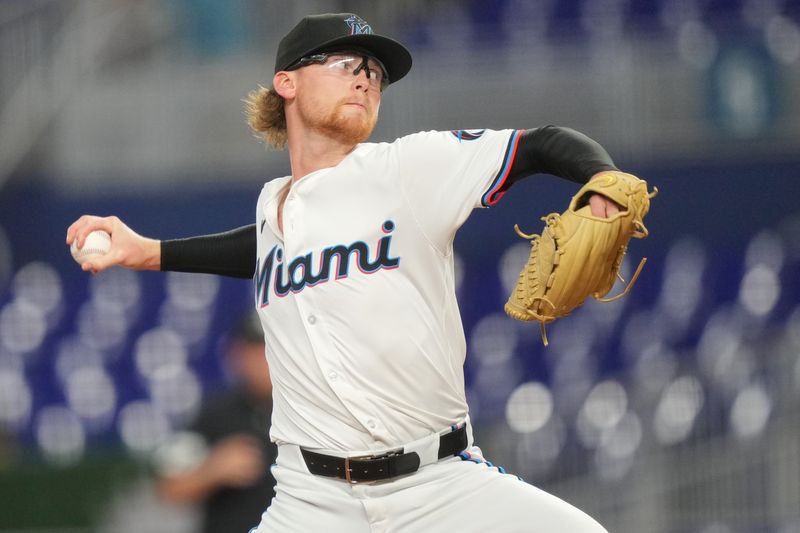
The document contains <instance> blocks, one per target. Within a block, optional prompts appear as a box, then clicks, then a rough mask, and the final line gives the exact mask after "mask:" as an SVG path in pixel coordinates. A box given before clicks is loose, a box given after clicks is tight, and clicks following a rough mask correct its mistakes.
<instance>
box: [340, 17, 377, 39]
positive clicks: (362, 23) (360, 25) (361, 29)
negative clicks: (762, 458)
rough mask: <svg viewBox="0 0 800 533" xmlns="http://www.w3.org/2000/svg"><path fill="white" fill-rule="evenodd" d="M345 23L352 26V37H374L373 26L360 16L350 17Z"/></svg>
mask: <svg viewBox="0 0 800 533" xmlns="http://www.w3.org/2000/svg"><path fill="white" fill-rule="evenodd" d="M344 21H345V23H346V24H347V25H348V26H350V35H372V26H370V25H369V23H368V22H367V21H366V20H364V19H362V18H361V17H359V16H358V15H350V16H349V17H347V18H346V19H344Z"/></svg>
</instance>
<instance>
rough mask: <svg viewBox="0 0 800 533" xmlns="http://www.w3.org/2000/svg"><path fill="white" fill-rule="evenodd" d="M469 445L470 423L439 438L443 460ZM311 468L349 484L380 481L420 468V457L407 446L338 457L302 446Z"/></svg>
mask: <svg viewBox="0 0 800 533" xmlns="http://www.w3.org/2000/svg"><path fill="white" fill-rule="evenodd" d="M466 447H467V426H466V424H464V425H463V426H461V427H460V428H458V429H457V430H455V431H451V432H450V433H445V434H444V435H441V436H440V437H439V459H444V458H445V457H450V456H453V455H456V454H459V453H461V452H462V451H464V450H465V449H466ZM300 452H301V453H302V454H303V459H304V460H305V462H306V466H307V467H308V471H309V472H311V473H312V474H316V475H318V476H326V477H336V478H339V479H344V480H346V481H347V482H348V483H359V482H364V481H380V480H383V479H389V478H393V477H395V476H401V475H403V474H411V473H412V472H416V471H417V470H419V466H420V459H419V455H418V454H417V453H416V452H408V453H404V452H403V449H402V448H401V449H399V450H395V451H391V452H388V453H384V454H380V455H366V456H359V457H334V456H332V455H324V454H321V453H317V452H312V451H309V450H304V449H302V448H301V449H300Z"/></svg>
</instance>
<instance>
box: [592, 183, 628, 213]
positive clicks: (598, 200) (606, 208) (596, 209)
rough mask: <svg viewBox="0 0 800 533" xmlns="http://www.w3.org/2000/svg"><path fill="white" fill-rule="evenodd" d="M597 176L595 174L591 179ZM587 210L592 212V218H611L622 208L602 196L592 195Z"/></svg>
mask: <svg viewBox="0 0 800 533" xmlns="http://www.w3.org/2000/svg"><path fill="white" fill-rule="evenodd" d="M598 175H599V174H595V175H594V176H592V178H591V179H595V177H596V176H598ZM590 181H591V180H590ZM589 208H590V209H591V211H592V216H595V217H598V218H611V217H613V216H614V215H616V214H617V213H619V212H620V210H621V209H622V206H620V205H619V204H618V203H616V202H615V201H613V200H611V199H610V198H608V197H606V196H603V195H602V194H593V195H591V196H590V197H589Z"/></svg>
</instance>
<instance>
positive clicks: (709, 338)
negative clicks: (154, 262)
mask: <svg viewBox="0 0 800 533" xmlns="http://www.w3.org/2000/svg"><path fill="white" fill-rule="evenodd" d="M326 11H328V12H330V11H355V12H357V13H359V14H361V15H362V16H363V17H364V18H366V19H367V20H368V21H369V22H370V23H371V24H372V25H373V27H375V28H376V29H377V31H380V32H382V33H387V34H390V35H394V36H397V37H398V38H399V39H400V40H402V41H403V42H405V43H406V44H407V45H408V46H409V48H410V49H411V51H412V53H413V54H414V59H415V66H414V69H413V70H412V72H411V75H410V76H409V77H408V78H407V79H405V80H403V83H400V84H398V85H397V86H392V87H391V88H390V89H389V90H388V91H387V92H386V94H385V95H384V100H383V104H382V109H381V115H382V116H381V120H380V122H379V125H378V128H377V130H376V132H375V134H374V136H373V140H392V139H394V138H396V137H397V136H400V135H403V134H406V133H411V132H415V131H420V130H425V129H440V130H447V129H470V128H484V127H488V128H530V127H536V126H540V125H545V124H558V125H565V126H570V127H573V128H576V129H578V130H580V131H583V132H585V133H587V134H589V135H590V136H592V137H594V138H596V139H598V140H599V141H600V142H601V143H602V144H603V145H604V146H606V147H607V148H608V149H609V151H610V152H611V154H612V155H613V156H614V158H615V161H616V162H617V164H618V165H619V166H621V167H622V168H623V169H625V170H627V171H630V172H633V173H636V174H638V175H640V176H641V177H643V178H645V179H647V180H648V181H649V182H650V183H651V184H655V185H657V186H658V187H659V188H660V189H661V193H660V194H659V196H658V197H657V198H656V199H655V200H654V202H653V211H652V213H651V215H650V216H649V217H648V220H647V225H648V227H649V229H650V231H651V237H650V238H648V239H647V240H645V241H641V242H639V241H636V242H634V243H633V244H632V246H631V252H630V260H631V261H633V260H638V258H639V257H640V256H647V257H649V262H648V265H647V266H646V267H645V270H644V272H643V274H642V276H641V278H640V280H639V281H638V283H637V285H636V287H635V290H634V291H633V293H632V294H631V295H630V296H629V297H628V298H626V299H623V300H621V301H619V302H616V303H612V304H607V305H593V304H590V305H587V306H585V308H583V309H581V310H580V311H578V312H576V313H575V314H574V315H573V316H572V317H570V318H568V319H565V320H562V321H560V322H559V323H557V324H555V325H553V326H552V327H551V328H549V336H550V340H551V346H550V347H549V348H547V349H544V348H543V347H542V346H541V341H540V339H539V334H538V328H537V327H535V326H531V325H526V324H518V323H514V322H512V321H511V320H509V319H507V318H506V317H505V315H504V314H503V313H502V304H503V302H504V300H505V297H506V294H507V292H508V287H509V284H510V283H511V282H512V281H513V279H514V277H515V275H516V272H517V271H518V269H519V267H520V265H521V264H522V262H523V261H524V257H525V256H526V255H527V245H526V244H525V243H524V242H522V241H520V240H519V239H518V238H517V237H516V236H515V234H514V233H513V230H512V226H513V224H514V223H521V224H522V226H523V227H524V228H525V229H527V230H532V229H535V228H538V225H539V222H538V221H537V219H536V217H538V216H541V215H543V214H545V213H547V212H550V211H556V210H561V209H563V206H564V204H565V201H566V199H567V198H568V197H569V195H570V194H571V193H572V191H573V190H574V187H573V186H572V185H571V184H569V183H565V182H562V181H561V180H558V179H556V178H553V177H550V176H537V177H534V178H531V179H528V180H526V181H525V182H523V183H521V184H520V185H518V186H517V187H515V188H514V189H513V190H512V191H511V192H510V193H509V194H508V195H506V197H505V198H504V199H503V200H502V201H501V203H500V204H499V205H498V206H497V207H495V208H493V209H490V210H481V211H478V212H475V213H474V214H473V216H472V217H471V218H470V220H469V221H468V222H467V224H466V225H465V226H464V227H463V229H462V230H461V232H460V233H459V236H458V238H457V242H456V250H457V255H458V272H459V273H460V276H461V281H460V285H459V289H458V290H459V298H460V302H461V309H462V315H463V318H464V326H465V333H466V335H467V340H468V346H469V353H468V357H467V364H466V371H467V378H468V382H467V385H468V389H469V398H470V403H471V407H472V410H473V413H472V414H473V417H474V420H475V423H476V432H477V433H478V441H479V443H480V444H481V445H482V447H483V448H484V449H485V451H486V452H487V453H488V454H489V455H490V456H491V457H492V458H493V459H494V460H495V462H497V463H500V464H503V465H504V466H505V467H506V468H507V469H509V470H511V471H514V472H516V473H518V474H520V475H521V476H522V477H524V478H525V479H526V480H528V481H530V482H532V483H534V484H537V485H539V486H541V487H543V488H545V489H546V490H548V491H551V492H554V493H555V494H557V495H559V496H561V497H563V498H565V499H567V500H568V501H570V502H573V503H575V504H576V505H578V506H579V507H581V508H583V509H585V510H587V511H588V512H589V513H590V514H592V515H594V516H596V517H597V518H598V519H599V520H600V521H601V522H602V523H604V524H605V525H606V526H607V528H608V529H609V531H613V532H623V533H625V532H634V531H648V532H652V533H695V532H697V533H797V532H800V432H799V431H798V427H800V425H799V424H798V423H800V208H798V206H797V205H796V204H797V198H798V192H800V185H798V183H797V178H798V176H797V174H798V171H797V169H798V163H800V150H799V148H800V96H799V94H800V27H799V26H798V24H799V23H800V2H798V1H797V0H639V1H637V0H530V1H525V0H495V1H488V0H484V1H460V2H459V1H447V0H438V1H436V2H422V1H416V0H406V1H398V2H388V1H382V2H378V1H366V0H364V1H345V0H342V1H339V2H332V1H328V2H324V1H312V0H303V1H294V2H274V1H263V0H261V1H255V0H230V1H222V0H219V1H214V0H202V1H199V0H193V1H190V0H164V1H156V0H143V1H136V2H134V1H122V0H113V1H112V0H109V1H104V2H99V1H91V0H83V1H81V0H60V1H55V0H36V1H31V0H0V58H2V62H0V531H18V532H22V531H24V532H39V533H44V532H56V531H59V532H60V531H68V532H75V533H77V532H88V531H112V530H113V531H115V532H120V531H128V530H130V531H150V532H159V531H161V532H164V533H168V532H175V533H177V532H181V531H191V530H192V527H193V520H194V517H193V515H192V514H191V513H186V512H178V511H176V510H174V509H168V508H164V507H162V506H160V505H159V504H158V503H157V502H156V501H155V499H154V497H153V495H152V492H151V491H150V485H149V483H148V476H149V470H148V458H149V456H150V454H151V453H152V450H153V449H154V448H155V447H156V446H157V445H158V444H159V442H162V441H163V439H164V438H165V437H166V436H167V435H168V434H169V432H170V431H173V430H175V429H176V428H179V427H181V424H183V423H185V421H186V419H187V418H188V417H190V416H191V414H192V412H193V411H194V409H195V408H196V407H197V405H198V402H199V401H200V400H201V398H202V397H203V395H205V394H207V393H208V392H209V391H211V390H213V389H214V388H215V387H218V386H219V385H220V384H221V383H223V382H224V380H225V379H226V376H225V374H224V372H223V370H222V369H221V367H220V360H219V352H220V342H222V341H223V339H224V331H225V330H226V328H227V327H228V326H229V325H230V323H231V321H232V320H233V318H234V317H235V316H236V315H237V314H238V313H239V312H241V311H243V310H245V309H247V307H248V306H249V305H250V298H251V287H250V283H249V282H247V281H240V280H229V279H221V278H215V277H212V276H203V275H194V276H191V275H177V274H166V275H165V274H159V273H132V272H128V271H123V270H115V271H109V272H106V273H103V274H101V275H98V276H89V275H85V274H83V273H82V272H80V270H79V269H78V268H77V267H76V266H75V264H74V263H73V262H72V259H71V258H70V257H69V254H68V250H67V249H66V247H65V246H64V234H65V231H66V227H67V226H68V225H69V223H71V222H72V221H73V220H74V219H75V218H77V217H78V216H79V215H80V214H83V213H95V214H101V215H106V214H116V215H118V216H120V217H121V218H122V219H123V220H125V221H127V222H128V223H129V224H130V225H131V226H132V227H133V228H134V229H136V230H137V231H139V232H140V233H142V234H145V235H149V236H156V237H161V238H171V237H181V236H188V235H192V234H200V233H205V232H216V231H220V230H223V229H228V228H231V227H235V226H239V225H244V224H247V223H250V221H251V220H252V219H253V214H254V202H255V198H256V196H257V194H258V191H259V190H260V188H261V186H262V184H263V182H264V181H265V180H268V179H270V178H272V177H276V176H280V175H285V174H286V173H287V172H288V163H287V157H286V154H285V153H283V152H272V151H267V150H265V149H264V147H263V145H261V144H259V143H258V142H256V141H255V140H254V139H253V137H252V135H251V133H250V132H249V130H248V128H247V127H246V125H245V124H244V120H243V113H242V103H241V98H243V97H244V95H245V94H246V93H247V92H248V91H249V90H251V89H253V88H255V87H256V86H257V85H258V84H268V83H269V82H270V79H271V75H270V73H271V71H272V63H273V57H274V50H275V46H276V44H277V40H278V39H279V37H280V36H281V35H283V34H284V33H285V32H286V31H287V30H288V29H289V28H290V27H291V26H292V25H293V24H294V22H295V21H296V20H298V19H299V18H300V17H302V16H304V15H305V14H308V13H313V12H326ZM387 312H391V310H390V309H387Z"/></svg>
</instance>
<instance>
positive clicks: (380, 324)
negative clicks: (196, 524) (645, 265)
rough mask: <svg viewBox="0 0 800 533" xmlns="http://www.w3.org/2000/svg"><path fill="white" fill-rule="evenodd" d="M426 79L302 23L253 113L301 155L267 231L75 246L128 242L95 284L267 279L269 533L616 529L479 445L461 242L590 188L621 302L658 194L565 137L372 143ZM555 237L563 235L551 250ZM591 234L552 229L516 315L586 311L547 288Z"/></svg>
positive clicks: (355, 20)
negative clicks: (552, 186)
mask: <svg viewBox="0 0 800 533" xmlns="http://www.w3.org/2000/svg"><path fill="white" fill-rule="evenodd" d="M410 68H411V55H410V53H409V52H408V50H406V48H405V47H404V46H403V45H401V44H400V43H398V42H397V41H395V40H393V39H390V38H388V37H384V36H380V35H377V34H375V33H373V31H372V28H371V27H370V25H369V24H368V23H367V22H366V21H364V20H363V19H361V18H360V17H358V16H357V15H354V14H350V13H343V14H324V15H315V16H309V17H306V18H304V19H302V20H301V21H300V22H299V23H298V24H297V25H296V26H295V27H294V28H293V29H292V30H291V31H290V32H289V33H288V34H287V35H286V36H285V37H284V38H283V40H281V42H280V44H279V46H278V51H277V57H276V60H275V70H274V76H273V78H272V84H271V86H270V87H269V88H260V89H259V90H256V91H254V92H252V93H251V94H250V95H249V97H248V99H247V111H248V117H249V122H250V125H251V126H252V127H253V129H254V130H255V131H257V132H258V133H259V134H261V135H263V137H264V139H265V140H266V141H267V142H268V143H270V144H271V145H273V146H275V147H278V148H283V147H288V153H289V158H290V161H291V175H290V176H285V177H281V178H277V179H273V180H271V181H269V182H268V183H266V185H265V186H264V187H263V190H262V191H261V194H260V197H259V198H258V202H257V203H256V205H255V224H253V225H250V226H246V227H243V228H239V229H236V230H232V231H228V232H225V233H220V234H216V235H207V236H199V237H192V238H188V239H179V240H169V241H159V240H156V239H150V238H146V237H142V236H140V235H138V234H136V233H135V232H134V231H133V230H131V229H130V228H129V227H128V226H127V225H125V224H124V223H123V222H122V221H120V220H119V219H117V218H116V217H105V218H101V217H94V216H88V215H85V216H83V217H81V218H80V219H79V220H77V221H76V222H75V223H74V224H72V225H71V226H70V228H69V230H68V233H67V243H68V244H71V243H72V242H73V241H77V243H78V245H82V243H83V239H84V238H85V237H86V235H88V233H90V232H91V231H93V230H105V231H107V232H108V233H110V234H111V236H112V246H111V249H110V251H109V252H108V253H107V254H105V255H102V256H93V257H92V258H91V259H88V260H86V261H85V262H84V263H83V264H82V268H83V269H84V270H86V271H92V272H99V271H102V270H104V269H106V268H108V267H110V266H113V265H118V266H124V267H128V268H136V269H152V270H158V269H160V270H170V271H184V272H206V273H217V274H222V275H229V276H238V277H243V278H252V279H253V281H254V283H253V300H254V304H255V306H256V308H257V310H258V313H259V316H260V319H261V324H262V326H263V330H264V337H265V340H266V344H267V346H268V350H267V354H268V358H269V367H270V369H271V375H272V382H273V420H272V430H271V439H272V440H273V441H274V442H275V443H276V444H277V445H278V458H277V462H276V464H275V465H273V467H272V468H273V470H272V471H273V474H274V476H275V479H276V480H277V488H276V498H275V499H274V500H273V502H272V504H271V505H270V506H269V508H268V509H266V510H265V512H264V514H263V517H262V520H261V523H260V524H253V526H254V528H253V530H252V531H254V532H256V533H266V532H270V533H273V532H286V533H295V532H319V531H335V532H348V533H368V532H371V533H377V532H387V533H388V532H440V531H450V532H459V533H468V532H474V533H487V532H493V533H495V532H534V533H562V532H569V533H599V532H602V531H605V530H604V529H603V528H602V527H601V526H600V525H599V524H598V523H597V522H596V521H594V520H593V519H592V518H590V517H589V516H587V515H586V514H585V513H583V512H581V511H580V510H578V509H576V508H574V507H572V506H570V505H569V504H567V503H565V502H564V501H562V500H560V499H558V498H556V497H554V496H552V495H549V494H547V493H545V492H543V491H541V490H539V489H537V488H536V487H534V486H532V485H530V484H527V483H526V482H524V481H522V480H520V479H519V478H518V477H517V476H515V475H512V474H509V473H507V472H506V471H505V470H504V469H502V468H499V467H496V466H494V465H493V464H492V463H491V462H490V461H489V460H487V459H486V458H485V457H484V456H483V454H482V453H481V450H480V448H478V447H477V446H476V444H475V443H474V442H473V437H472V428H471V425H470V419H469V408H468V406H467V402H466V399H465V393H464V372H463V366H464V357H465V354H466V342H465V338H464V332H463V328H462V324H461V318H460V316H459V310H458V307H457V303H456V296H455V289H454V286H455V282H454V273H453V239H454V236H455V233H456V231H457V230H458V228H459V227H460V226H461V225H462V224H463V223H464V221H465V220H466V219H467V217H468V216H469V214H470V213H471V211H472V210H473V209H474V208H476V207H488V206H492V205H494V204H496V203H497V202H498V201H499V200H500V198H501V197H502V196H503V195H504V194H505V193H506V192H507V191H508V190H509V188H510V187H511V186H512V185H513V184H514V183H515V182H516V181H518V180H520V179H521V178H523V177H526V176H530V175H532V174H536V173H549V174H554V175H556V176H559V177H562V178H565V179H568V180H571V181H573V182H576V183H578V184H581V185H584V188H583V189H581V193H580V195H576V198H575V199H574V200H573V204H574V205H571V207H570V210H569V211H571V212H574V213H575V214H574V217H577V219H580V220H579V223H576V224H573V226H575V227H584V226H586V225H596V224H599V225H603V227H604V228H607V231H606V233H608V232H611V233H613V235H614V236H613V237H609V238H606V237H604V236H603V235H601V233H594V234H592V236H591V237H590V238H589V239H588V241H589V242H588V244H587V245H586V246H585V247H584V248H585V250H584V252H583V253H584V255H590V256H592V257H598V255H599V256H602V257H603V258H604V259H603V260H602V261H598V262H597V263H596V264H595V265H594V266H592V267H591V268H594V269H601V270H603V272H604V273H603V276H601V278H602V279H601V280H600V281H592V282H590V283H586V284H585V285H586V286H585V287H581V288H580V289H579V290H580V291H583V294H584V296H583V297H585V296H586V295H595V296H597V295H600V296H602V294H604V293H605V292H607V289H605V285H607V284H608V283H607V281H608V279H612V283H613V277H614V275H616V273H617V270H618V266H619V265H618V263H619V260H621V254H624V247H625V244H626V243H627V240H628V238H630V237H631V236H633V237H636V236H641V234H642V233H643V231H644V230H643V228H644V226H643V224H641V218H642V217H643V216H644V214H646V212H647V207H648V206H649V203H648V200H649V196H650V195H648V193H647V187H646V184H645V185H641V184H640V182H641V180H638V179H637V178H635V177H633V176H630V175H629V174H624V173H622V172H620V171H619V170H618V169H617V168H616V166H615V165H614V163H613V162H612V160H611V158H610V157H609V155H608V154H607V153H606V151H605V150H604V149H603V148H602V147H601V146H600V145H599V144H597V143H596V142H595V141H593V140H591V139H589V138H588V137H586V136H585V135H583V134H580V133H578V132H576V131H573V130H570V129H567V128H560V127H554V126H547V127H542V128H536V129H529V130H513V129H507V130H499V131H493V130H489V129H481V130H459V131H427V132H421V133H415V134H413V135H408V136H406V137H402V138H400V139H397V140H396V141H394V142H391V143H368V142H365V141H366V139H367V138H368V137H369V135H370V134H371V132H372V130H373V127H374V126H375V123H376V120H377V118H378V109H379V107H380V103H381V98H382V97H383V93H384V91H385V90H386V89H387V87H388V86H389V85H390V84H392V83H395V82H397V81H399V80H400V79H402V78H403V77H404V76H405V75H406V74H407V73H408V72H409V70H410ZM641 183H643V182H641ZM642 191H644V192H642ZM643 195H644V199H642V196H643ZM633 200H636V201H633ZM637 202H638V203H637ZM644 204H647V205H644ZM563 218H568V217H567V214H566V213H565V215H564V216H563ZM628 219H630V220H631V221H629V222H625V220H628ZM582 221H585V222H582ZM590 222H591V224H589V223H590ZM564 225H569V224H568V223H564ZM556 227H558V229H552V228H556ZM548 228H550V229H548ZM548 231H550V233H551V234H552V235H555V236H557V237H558V239H556V238H555V237H553V238H550V240H549V241H548V242H549V244H547V245H545V241H546V240H547V239H546V236H547V234H548ZM583 231H585V230H579V229H575V228H573V227H572V226H569V227H567V228H566V229H563V228H562V226H556V225H548V226H547V227H546V228H545V231H544V232H543V234H542V235H541V236H531V235H526V238H530V239H531V240H532V242H533V245H534V246H533V247H534V248H536V249H537V252H536V254H532V258H533V259H532V262H533V263H534V264H532V265H528V266H526V267H525V269H523V273H522V274H521V286H520V287H519V288H518V289H516V290H515V294H514V295H512V298H511V299H510V301H509V305H507V307H506V308H507V310H508V311H509V314H511V315H512V316H515V317H516V318H520V319H523V320H538V321H539V322H540V323H542V324H544V323H545V322H547V321H549V320H551V319H552V317H553V315H557V313H555V311H554V309H555V308H558V310H559V313H560V314H561V315H563V314H566V313H565V311H566V312H568V310H569V309H567V308H565V307H564V306H563V305H561V304H560V303H559V298H560V297H559V296H558V295H556V294H554V293H548V292H547V288H548V283H549V284H550V285H549V287H552V286H554V285H553V281H552V280H557V279H558V278H560V277H561V276H568V274H566V273H565V270H564V269H563V268H562V267H563V265H564V263H565V260H564V257H563V256H564V255H565V254H569V253H573V252H572V251H570V250H569V246H568V245H567V243H566V242H565V239H563V234H564V232H568V233H570V234H572V233H581V232H583ZM567 240H569V239H567ZM573 240H574V239H573ZM550 241H552V242H550ZM601 243H602V244H601ZM586 250H588V251H586ZM544 255H546V256H547V258H546V259H542V257H543V256H544ZM544 263H547V273H546V275H545V276H544V278H543V279H544V281H542V282H540V281H537V279H538V278H536V276H539V275H540V274H541V272H542V271H543V268H545V267H544V266H542V265H543V264H544ZM520 266H522V265H520ZM609 275H610V276H611V278H609ZM578 278H580V276H578ZM570 279H573V278H570ZM576 283H577V282H575V281H569V282H568V283H567V284H568V285H570V286H575V285H576ZM604 284H605V285H604ZM555 285H558V283H556V284H555ZM609 288H610V286H609ZM583 297H582V298H583ZM582 298H579V299H578V300H577V303H571V304H569V305H570V306H571V307H574V306H575V305H580V302H581V301H582Z"/></svg>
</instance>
